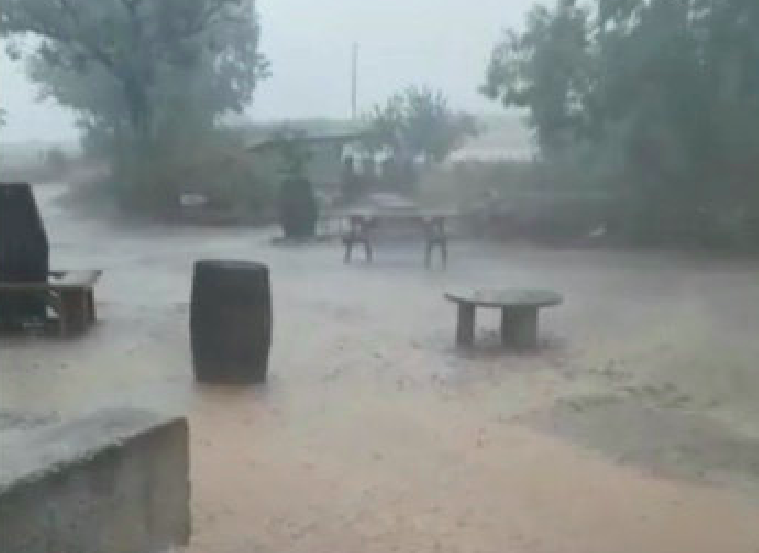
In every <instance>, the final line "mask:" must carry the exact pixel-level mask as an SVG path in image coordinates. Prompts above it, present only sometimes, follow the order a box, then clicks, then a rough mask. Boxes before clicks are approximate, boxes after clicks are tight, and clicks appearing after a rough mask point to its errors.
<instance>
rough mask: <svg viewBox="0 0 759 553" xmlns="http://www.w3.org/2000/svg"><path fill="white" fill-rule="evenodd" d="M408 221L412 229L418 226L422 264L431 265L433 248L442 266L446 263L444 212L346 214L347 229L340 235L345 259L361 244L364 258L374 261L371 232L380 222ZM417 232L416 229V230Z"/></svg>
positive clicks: (400, 223)
mask: <svg viewBox="0 0 759 553" xmlns="http://www.w3.org/2000/svg"><path fill="white" fill-rule="evenodd" d="M408 224H411V225H412V226H413V227H414V228H415V229H421V230H422V235H423V238H424V245H425V249H424V265H425V267H427V268H428V269H429V268H431V267H432V257H433V253H434V250H435V248H436V247H437V248H438V249H439V250H440V256H441V261H442V264H443V267H446V266H447V264H448V237H447V235H446V233H445V216H444V215H423V214H384V215H382V214H373V215H365V214H353V215H350V216H349V217H348V232H347V233H346V234H345V235H344V236H343V243H344V244H345V262H346V263H350V262H351V258H352V254H353V247H354V246H355V245H356V244H360V245H363V247H364V252H365V254H366V260H367V261H368V262H370V263H371V262H372V261H373V260H374V241H375V240H374V237H372V233H373V231H374V230H375V229H377V228H378V227H380V226H382V225H387V226H400V225H408ZM417 232H418V231H417Z"/></svg>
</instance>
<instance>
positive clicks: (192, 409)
mask: <svg viewBox="0 0 759 553" xmlns="http://www.w3.org/2000/svg"><path fill="white" fill-rule="evenodd" d="M61 192H62V190H61V189H60V188H59V187H40V188H38V189H37V195H38V199H39V202H40V204H41V211H42V215H43V218H44V219H45V222H46V225H47V229H48V234H49V236H50V238H51V265H52V267H53V268H55V269H90V268H93V269H95V268H96V269H103V270H104V271H105V272H104V275H103V279H102V281H101V283H100V284H99V286H98V288H97V291H96V296H97V299H98V302H99V304H98V309H99V314H100V317H101V321H100V323H99V324H98V325H97V326H96V327H95V329H94V330H93V332H91V333H90V334H88V335H86V336H83V337H81V338H79V339H76V340H70V341H62V340H58V339H54V338H49V337H40V336H38V337H18V336H16V337H3V338H0V340H1V341H0V379H1V380H0V408H2V409H4V410H14V409H21V410H23V411H24V412H25V413H41V414H43V415H44V416H56V417H61V418H64V419H65V418H68V417H71V416H73V415H75V414H78V413H83V412H90V411H92V410H95V409H97V408H100V407H113V406H136V407H148V408H153V409H159V410H163V411H168V412H175V413H177V412H178V413H187V414H188V415H189V417H190V421H191V432H192V441H193V444H192V445H193V451H192V471H193V513H194V518H195V523H194V529H195V534H194V535H195V538H194V540H195V541H194V543H193V551H198V552H201V551H202V552H211V553H217V552H218V553H227V552H230V553H231V552H238V551H239V552H247V551H258V550H260V551H295V552H299V551H304V552H305V551H310V552H314V551H317V552H318V551H345V552H349V551H358V550H362V551H409V552H411V551H472V552H474V551H483V552H486V551H487V552H490V551H493V552H501V551H505V550H508V551H515V552H521V551H537V552H543V551H545V552H554V551H556V552H578V553H580V552H582V553H587V552H594V551H598V552H602V551H603V552H610V551H611V552H616V551H619V552H627V551H653V552H669V551H672V552H675V551H678V552H679V551H686V550H687V551H704V552H711V551H715V550H724V551H736V552H744V551H745V552H747V553H756V552H757V551H759V526H757V525H756V524H755V522H756V520H758V519H759V508H757V506H756V505H757V504H758V503H759V496H757V495H756V474H755V473H754V472H752V470H753V469H752V468H751V467H753V464H752V463H753V459H752V457H753V456H754V455H755V454H756V450H755V447H754V445H753V444H755V440H757V439H759V399H757V395H758V394H759V366H758V364H757V363H756V359H759V342H758V341H757V340H756V336H757V329H759V276H757V275H759V264H757V263H755V262H752V261H745V260H735V259H733V260H729V259H710V258H707V257H699V256H689V255H685V254H672V253H645V252H604V251H569V250H553V251H552V250H539V249H534V248H531V247H528V246H523V245H509V246H500V245H489V244H482V243H474V242H458V243H454V244H453V245H452V248H451V264H450V266H449V268H448V270H447V271H441V270H433V271H425V270H424V268H423V249H422V245H421V244H419V245H408V246H399V245H395V246H392V247H390V246H388V247H387V249H378V251H377V252H376V254H377V255H376V260H375V263H374V264H373V265H371V266H370V265H365V264H363V263H361V262H357V263H355V264H353V265H350V266H346V265H344V264H343V263H342V251H341V247H340V245H339V244H337V243H335V244H330V243H319V244H311V245H308V246H303V247H299V248H292V247H288V248H279V247H273V246H272V245H271V241H270V238H271V235H272V233H270V232H266V231H260V230H250V229H208V228H205V229H196V228H181V227H161V226H155V225H134V224H133V225H126V224H124V223H121V222H116V221H110V222H109V221H100V220H96V219H89V218H82V217H79V216H74V215H72V213H70V212H67V211H66V210H63V209H62V208H59V207H57V204H56V203H55V201H53V200H54V198H55V196H56V195H57V194H60V193H61ZM417 246H418V247H417ZM203 258H224V259H226V258H232V259H242V260H250V261H260V262H264V263H266V264H268V265H269V266H270V267H271V278H272V284H273V293H274V306H275V307H274V344H273V350H272V358H271V364H270V380H269V383H268V384H267V386H265V387H263V388H260V389H233V388H225V387H201V386H197V385H195V384H194V383H193V381H192V371H191V367H190V357H189V338H188V301H189V289H190V278H191V270H192V263H193V262H194V261H195V260H197V259H203ZM459 287H475V288H477V287H483V288H493V287H495V288H503V287H508V288H539V289H550V290H555V291H557V292H559V293H561V294H562V295H563V296H564V298H565V303H564V305H563V306H561V307H558V308H555V309H550V310H547V311H546V312H545V313H544V314H543V315H542V316H541V327H542V329H541V331H542V334H541V340H542V345H541V349H540V350H539V351H538V352H536V353H532V354H516V353H511V352H508V351H504V350H503V349H502V348H501V346H500V343H499V342H500V339H499V336H498V332H497V329H498V325H499V323H500V320H499V314H498V313H497V312H493V313H489V312H487V311H486V312H483V313H482V315H481V316H480V317H479V318H478V336H477V340H478V344H479V346H478V348H477V349H476V350H475V351H473V352H469V353H461V352H457V351H456V350H455V348H454V347H453V342H454V327H455V318H456V317H455V306H454V305H452V304H450V303H448V302H446V301H444V299H443V293H444V291H445V290H447V289H450V288H459ZM478 315H479V313H478ZM491 315H492V316H491ZM652 390H653V392H652ZM609 395H610V396H613V397H621V398H623V399H624V401H623V402H622V403H621V405H622V407H619V408H618V407H613V408H611V409H616V410H613V411H609V410H608V409H606V408H587V409H585V407H584V405H585V404H584V403H583V402H584V401H585V399H586V398H588V397H605V396H609ZM578 398H581V399H582V401H581V402H580V403H581V404H582V407H581V412H580V413H579V414H578V412H577V411H576V410H574V409H573V407H572V406H571V404H572V402H577V401H578ZM583 398H585V399H583ZM590 403H591V404H592V403H593V402H592V401H591V402H590ZM652 407H653V408H656V409H660V410H661V409H665V410H668V411H667V412H672V413H676V415H674V417H675V418H676V419H677V422H675V423H673V424H672V425H670V426H671V431H672V432H673V434H672V438H673V439H670V438H668V437H667V436H664V437H662V436H661V435H660V434H659V433H657V432H656V427H657V426H658V425H659V423H660V419H657V418H646V417H647V416H648V415H641V416H640V417H638V419H639V420H638V419H636V420H638V422H639V424H638V423H635V426H634V432H627V430H628V427H627V426H626V423H625V421H626V420H627V418H628V416H633V417H634V416H636V415H635V414H636V413H639V410H640V409H643V408H645V409H649V408H652ZM605 409H606V410H605ZM626 409H631V410H632V411H631V412H628V411H625V410H626ZM631 413H632V414H631ZM605 419H608V424H607V422H606V421H605ZM536 420H542V421H545V420H548V421H551V420H553V421H556V420H558V421H560V422H561V427H560V428H558V427H556V426H555V425H554V426H553V427H551V426H550V425H549V426H541V425H540V424H536ZM694 428H695V429H694ZM683 433H689V435H690V436H691V437H690V438H689V440H690V441H688V440H686V441H685V442H684V441H683V439H682V435H683ZM675 437H678V439H674V438H675ZM617 438H618V439H617ZM702 438H703V439H702ZM683 443H685V446H687V447H685V446H684V447H680V446H682V445H683ZM670 444H671V445H672V446H671V447H670ZM678 444H679V445H678ZM623 446H624V451H625V452H626V453H625V454H624V455H620V451H621V449H620V448H622V447H623ZM714 447H717V448H718V449H719V453H714V452H713V448H714ZM678 448H679V449H678ZM673 451H680V454H682V455H686V456H687V457H688V467H689V469H692V470H689V471H688V473H687V474H685V475H682V474H678V473H676V472H672V471H657V470H655V469H657V467H662V466H665V467H666V466H667V465H666V463H665V464H664V465H662V463H664V461H663V460H666V459H667V458H669V457H671V456H672V455H673V453H672V452H673ZM715 456H716V457H715ZM620 457H626V459H622V458H620ZM674 458H675V459H676V456H675V457H674ZM675 463H676V462H675ZM726 473H727V476H725V474H726ZM681 476H685V477H687V479H683V478H681ZM664 477H666V478H668V479H664ZM715 528H716V529H717V530H716V531H715V530H714V529H715Z"/></svg>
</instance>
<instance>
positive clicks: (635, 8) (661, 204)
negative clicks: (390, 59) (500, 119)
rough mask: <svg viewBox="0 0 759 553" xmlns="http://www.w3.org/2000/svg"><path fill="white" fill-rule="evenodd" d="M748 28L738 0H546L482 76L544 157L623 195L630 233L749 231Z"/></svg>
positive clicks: (752, 139)
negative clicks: (524, 114) (524, 123)
mask: <svg viewBox="0 0 759 553" xmlns="http://www.w3.org/2000/svg"><path fill="white" fill-rule="evenodd" d="M757 28H759V3H757V2H754V1H750V0H592V1H590V0H589V1H588V2H586V3H584V4H582V5H581V4H580V3H579V2H575V1H572V0H558V1H557V3H556V4H555V6H554V8H553V9H548V8H546V7H543V6H537V7H535V8H534V9H533V10H532V11H531V12H530V14H529V15H528V18H527V25H526V30H525V31H524V32H521V33H517V32H513V31H511V32H508V33H507V35H506V36H505V37H504V40H503V41H502V42H501V43H499V44H498V45H497V46H496V47H495V49H494V51H493V54H492V57H491V61H490V64H489V66H488V68H487V72H486V79H485V81H486V82H485V85H484V86H483V87H482V88H481V90H482V92H483V93H484V94H485V95H487V96H488V97H490V98H492V99H494V100H495V99H497V100H500V101H501V102H502V103H503V105H504V106H506V107H517V108H526V109H527V110H528V112H529V124H530V125H531V126H532V127H533V128H534V130H535V132H536V135H537V138H538V143H539V145H540V147H541V152H542V154H543V157H544V159H545V160H546V161H547V162H549V163H554V164H557V163H566V160H571V162H572V164H573V167H574V168H575V170H576V171H580V170H582V171H583V174H584V176H585V180H589V179H590V178H591V177H590V175H595V176H597V177H599V176H600V177H599V178H600V181H599V182H597V183H596V184H598V185H600V186H607V187H610V188H611V189H612V190H613V191H615V192H617V193H619V194H620V195H621V196H622V197H624V198H625V201H626V205H627V206H628V208H629V210H630V216H631V217H630V222H631V228H635V229H636V231H635V232H636V233H638V234H639V235H640V236H643V235H646V237H647V238H648V239H651V240H659V239H660V238H662V237H669V238H672V237H676V238H678V239H684V238H688V237H693V236H696V235H699V236H700V235H703V234H704V233H708V234H710V237H709V238H708V240H710V241H713V240H714V239H715V237H716V236H717V235H720V234H721V235H722V236H723V238H724V237H725V236H726V235H727V234H730V233H732V234H734V235H737V234H738V233H742V234H743V235H745V236H750V239H751V240H754V241H755V243H757V244H759V185H757V182H759V178H758V177H759V162H757V159H759V72H757V70H756V68H757V67H759V34H758V33H756V29H757ZM581 168H582V169H581ZM718 227H719V228H718ZM721 239H722V238H721ZM741 240H743V238H741Z"/></svg>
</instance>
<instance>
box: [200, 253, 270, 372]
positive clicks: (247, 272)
mask: <svg viewBox="0 0 759 553" xmlns="http://www.w3.org/2000/svg"><path fill="white" fill-rule="evenodd" d="M271 337H272V300H271V288H270V284H269V269H268V267H266V265H262V264H260V263H250V262H245V261H221V260H203V261H198V262H196V263H195V269H194V272H193V279H192V298H191V302H190V341H191V347H192V359H193V370H194V372H195V378H196V379H197V380H198V381H199V382H207V383H260V382H263V381H265V380H266V373H267V367H268V360H269V349H270V347H271Z"/></svg>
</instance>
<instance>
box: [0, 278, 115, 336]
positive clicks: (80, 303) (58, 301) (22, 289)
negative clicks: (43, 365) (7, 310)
mask: <svg viewBox="0 0 759 553" xmlns="http://www.w3.org/2000/svg"><path fill="white" fill-rule="evenodd" d="M101 275H102V271H99V270H96V271H51V272H50V274H49V278H48V281H47V282H0V293H3V294H8V293H25V294H29V293H35V292H37V293H39V294H40V295H41V297H44V299H45V301H46V303H47V305H48V306H50V307H51V308H52V309H53V311H55V313H56V315H57V316H58V330H59V332H60V335H61V336H70V335H72V334H77V333H80V332H84V331H85V330H87V329H88V328H89V327H90V326H92V324H94V323H95V320H96V319H97V313H96V307H95V294H94V288H95V284H96V283H97V281H98V280H99V279H100V276H101Z"/></svg>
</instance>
